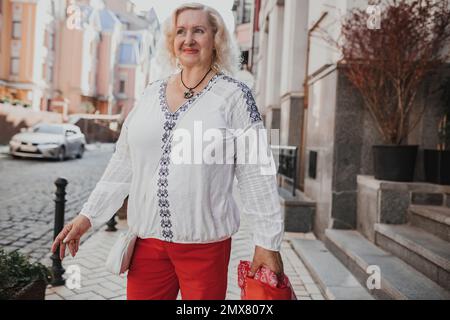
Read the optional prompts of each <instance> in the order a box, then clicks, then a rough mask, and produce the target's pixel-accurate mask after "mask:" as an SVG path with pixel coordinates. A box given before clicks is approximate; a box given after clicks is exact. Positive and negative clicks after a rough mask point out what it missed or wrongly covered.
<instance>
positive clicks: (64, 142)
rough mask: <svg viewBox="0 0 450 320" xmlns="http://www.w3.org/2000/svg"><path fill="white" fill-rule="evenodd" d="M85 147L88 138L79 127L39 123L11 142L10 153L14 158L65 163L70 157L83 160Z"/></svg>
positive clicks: (19, 134)
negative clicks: (52, 160)
mask: <svg viewBox="0 0 450 320" xmlns="http://www.w3.org/2000/svg"><path fill="white" fill-rule="evenodd" d="M85 145H86V138H85V136H84V134H83V133H82V132H81V130H80V128H79V127H78V126H75V125H72V124H47V123H39V124H37V125H35V126H33V127H32V128H29V129H22V130H21V133H18V134H16V135H14V136H13V137H12V138H11V141H10V142H9V152H10V154H11V155H12V156H13V157H28V158H52V159H58V160H60V161H63V160H65V159H67V158H69V157H76V158H82V157H83V153H84V150H85Z"/></svg>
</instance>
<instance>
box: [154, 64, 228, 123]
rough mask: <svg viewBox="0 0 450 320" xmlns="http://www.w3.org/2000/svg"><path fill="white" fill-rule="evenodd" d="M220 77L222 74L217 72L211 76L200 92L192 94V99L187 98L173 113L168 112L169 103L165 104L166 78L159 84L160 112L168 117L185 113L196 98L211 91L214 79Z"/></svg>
mask: <svg viewBox="0 0 450 320" xmlns="http://www.w3.org/2000/svg"><path fill="white" fill-rule="evenodd" d="M221 75H223V72H218V73H216V74H215V75H214V76H212V77H211V79H209V81H208V83H207V84H206V86H205V87H204V88H203V89H202V90H200V91H199V92H197V93H196V94H194V95H193V96H192V98H189V99H187V100H186V101H185V102H183V103H182V104H181V105H180V106H179V107H178V108H177V110H175V111H174V112H172V111H170V109H169V103H168V102H167V84H168V81H169V78H170V76H169V77H167V78H166V79H165V80H163V81H162V83H161V91H160V92H161V101H160V102H161V104H162V105H161V108H162V111H163V112H164V114H166V115H169V116H170V117H174V116H176V115H178V114H179V113H180V112H182V111H185V110H186V109H187V108H188V107H189V106H190V105H191V104H192V103H193V102H194V101H195V100H197V98H199V97H200V96H201V95H202V94H203V93H205V92H207V91H209V90H210V89H211V87H212V85H213V84H214V83H215V81H216V79H218V78H219V77H220V76H221Z"/></svg>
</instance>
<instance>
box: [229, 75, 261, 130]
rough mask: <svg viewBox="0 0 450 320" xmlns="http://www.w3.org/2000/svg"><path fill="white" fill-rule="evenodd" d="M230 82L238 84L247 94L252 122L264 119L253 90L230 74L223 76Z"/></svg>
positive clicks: (245, 94) (246, 98)
mask: <svg viewBox="0 0 450 320" xmlns="http://www.w3.org/2000/svg"><path fill="white" fill-rule="evenodd" d="M223 78H224V79H225V80H227V81H228V82H232V83H235V84H237V86H238V87H239V88H240V89H241V90H242V92H243V93H244V96H245V102H246V104H247V111H248V112H249V114H250V121H251V123H255V122H258V121H262V117H261V114H260V113H259V110H258V107H257V106H256V101H255V98H254V97H253V94H252V90H251V89H250V88H249V87H248V86H247V85H246V84H245V83H243V82H242V81H239V80H236V79H234V78H232V77H229V76H224V77H223Z"/></svg>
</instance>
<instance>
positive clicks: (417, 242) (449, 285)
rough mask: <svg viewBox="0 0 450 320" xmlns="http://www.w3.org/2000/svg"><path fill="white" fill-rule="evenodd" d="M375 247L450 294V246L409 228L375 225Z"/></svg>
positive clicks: (436, 238) (449, 243)
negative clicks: (383, 250)
mask: <svg viewBox="0 0 450 320" xmlns="http://www.w3.org/2000/svg"><path fill="white" fill-rule="evenodd" d="M375 232H376V233H375V239H376V244H377V245H379V246H380V247H381V248H383V249H385V250H387V251H389V252H391V253H392V254H394V255H396V256H397V257H399V258H400V259H402V260H403V261H405V262H406V263H408V264H409V265H411V266H412V267H414V268H415V269H417V270H418V271H420V272H422V273H423V274H424V275H426V276H427V277H428V278H430V279H431V280H433V281H434V282H436V283H437V284H439V285H440V286H442V287H444V288H446V289H447V290H450V242H447V241H445V240H442V239H441V238H438V237H436V236H434V235H432V234H431V233H429V232H427V231H424V230H422V229H420V228H417V227H415V226H411V225H388V224H375Z"/></svg>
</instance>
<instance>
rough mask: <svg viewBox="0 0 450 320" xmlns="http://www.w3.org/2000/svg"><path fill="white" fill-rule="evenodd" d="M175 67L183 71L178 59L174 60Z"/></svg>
mask: <svg viewBox="0 0 450 320" xmlns="http://www.w3.org/2000/svg"><path fill="white" fill-rule="evenodd" d="M175 65H176V66H177V68H178V69H180V70H182V69H183V66H182V64H181V63H180V60H179V59H178V58H176V59H175Z"/></svg>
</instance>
